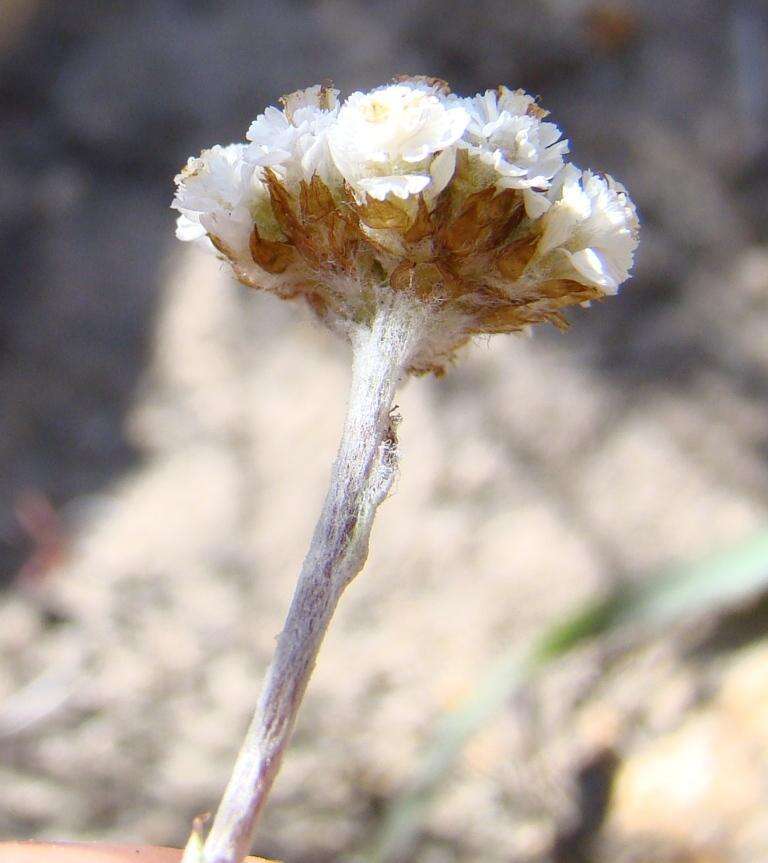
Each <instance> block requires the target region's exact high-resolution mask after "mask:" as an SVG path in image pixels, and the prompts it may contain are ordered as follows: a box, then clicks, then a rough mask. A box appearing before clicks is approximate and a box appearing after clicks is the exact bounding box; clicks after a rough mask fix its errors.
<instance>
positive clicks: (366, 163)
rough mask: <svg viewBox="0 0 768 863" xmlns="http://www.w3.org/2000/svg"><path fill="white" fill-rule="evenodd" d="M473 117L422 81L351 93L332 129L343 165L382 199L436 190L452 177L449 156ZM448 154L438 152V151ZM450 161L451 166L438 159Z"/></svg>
mask: <svg viewBox="0 0 768 863" xmlns="http://www.w3.org/2000/svg"><path fill="white" fill-rule="evenodd" d="M468 123H469V115H468V114H467V112H466V110H465V109H464V108H463V107H461V106H459V105H456V106H451V105H450V104H449V103H447V102H446V100H445V99H444V98H441V95H440V93H439V92H438V90H437V89H436V88H435V87H432V86H429V85H428V84H425V83H422V82H421V81H414V82H406V81H403V82H401V83H397V84H390V85H389V86H386V87H380V88H378V89H376V90H372V91H371V92H370V93H352V95H351V96H350V97H349V98H348V99H347V101H346V102H345V103H344V105H343V106H342V108H341V110H340V111H339V119H338V122H337V123H336V124H335V125H334V127H333V129H332V130H331V131H330V133H329V138H330V146H331V153H332V155H333V160H334V162H335V163H336V166H337V167H338V169H339V171H340V172H341V174H342V175H343V177H344V179H345V180H346V181H347V182H348V183H349V184H350V186H351V187H352V188H353V189H354V190H355V192H356V193H357V194H358V195H361V196H363V197H364V196H365V195H370V196H371V197H372V198H375V199H376V200H377V201H383V200H384V199H385V198H386V197H387V195H390V194H391V195H393V196H394V197H396V198H401V199H406V198H408V197H410V196H412V195H418V194H419V193H420V192H424V191H425V189H427V187H429V186H432V188H431V189H430V191H431V193H432V195H433V196H434V195H436V194H438V193H439V192H440V191H442V188H444V187H445V185H446V183H447V182H448V180H449V179H450V175H451V173H452V169H453V165H452V161H449V159H448V157H449V156H450V155H452V154H453V152H454V147H455V145H456V143H457V142H458V140H459V138H461V136H462V134H463V133H464V130H465V129H466V128H467V124H468ZM443 153H447V154H448V156H443V157H442V159H441V158H440V154H443ZM446 161H448V162H449V170H447V171H440V167H441V165H440V164H435V163H437V162H440V163H444V162H446Z"/></svg>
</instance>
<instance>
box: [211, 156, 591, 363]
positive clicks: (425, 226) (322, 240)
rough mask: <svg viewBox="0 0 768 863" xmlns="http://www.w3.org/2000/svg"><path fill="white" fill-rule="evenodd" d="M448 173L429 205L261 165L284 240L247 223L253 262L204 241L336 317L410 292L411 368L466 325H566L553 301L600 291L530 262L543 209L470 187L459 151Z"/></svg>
mask: <svg viewBox="0 0 768 863" xmlns="http://www.w3.org/2000/svg"><path fill="white" fill-rule="evenodd" d="M456 174H457V179H456V181H455V182H453V183H451V184H450V185H449V186H448V187H447V188H446V189H445V190H444V191H443V192H442V193H441V195H439V196H438V198H437V200H436V201H433V202H432V206H431V208H430V206H429V205H428V203H427V201H426V199H425V197H424V196H423V195H419V196H417V197H416V198H415V199H414V198H411V199H408V200H405V201H404V200H400V199H397V198H387V199H385V200H383V201H379V200H376V199H374V198H371V197H370V196H366V197H365V199H364V200H362V201H361V200H359V199H357V198H356V197H355V195H354V194H353V192H352V190H351V189H350V188H349V187H347V186H344V187H341V188H339V189H335V190H332V189H330V188H329V187H328V186H327V185H326V184H325V183H324V182H323V181H322V180H321V179H320V177H319V176H317V175H316V174H315V175H314V176H312V178H311V180H310V181H305V180H302V181H300V182H299V184H298V186H297V187H295V188H289V186H288V185H287V184H286V183H285V182H284V181H283V180H282V179H281V178H280V177H279V176H278V175H277V174H276V173H275V172H274V171H272V170H270V169H265V171H264V182H265V184H266V186H267V189H268V191H269V196H270V202H271V207H272V212H273V214H274V217H275V220H276V222H277V224H278V225H279V228H280V231H281V232H282V235H283V236H282V239H279V240H275V239H267V238H265V237H263V236H262V235H261V234H260V233H259V230H258V228H257V227H256V225H254V227H253V231H252V234H251V238H250V253H251V257H252V259H253V263H254V264H255V265H256V266H255V267H253V268H250V267H249V268H244V267H243V266H242V265H241V264H240V263H239V262H238V261H237V259H236V257H235V255H234V254H233V253H232V252H231V251H230V250H228V249H227V248H226V247H225V246H224V245H223V244H221V242H220V241H219V240H217V238H216V237H211V240H212V241H213V243H214V245H216V247H217V248H218V249H219V251H220V252H221V253H222V254H223V255H224V256H225V257H227V258H228V259H229V260H230V261H231V263H232V265H233V269H234V271H235V274H236V276H237V277H238V279H240V281H242V282H243V283H244V284H246V285H248V286H250V287H254V288H263V289H266V290H270V291H272V292H274V293H277V294H278V295H279V296H281V297H282V298H284V299H298V298H304V299H305V300H306V301H307V303H308V305H309V307H310V308H311V309H312V311H313V312H314V313H315V314H316V315H317V316H318V317H319V318H321V319H322V320H323V321H324V322H326V323H328V324H330V325H332V326H334V327H335V328H338V326H337V325H338V324H339V323H340V322H341V323H343V322H344V321H351V322H365V321H366V320H367V319H369V317H370V316H371V314H372V313H373V311H374V310H375V302H376V300H375V297H376V296H380V293H381V291H394V292H400V293H406V292H407V293H409V294H410V295H412V296H413V298H414V301H415V302H418V303H423V304H427V305H428V306H429V307H430V309H431V310H432V315H433V317H434V324H433V326H431V327H430V328H429V329H430V334H431V336H430V338H431V344H430V352H428V353H421V354H417V358H416V360H415V362H414V365H413V367H412V369H411V370H412V371H414V372H416V373H425V372H434V373H437V374H440V373H441V372H443V371H444V369H445V366H446V364H447V363H448V362H450V360H451V359H452V357H453V354H454V353H455V351H456V350H457V349H458V348H459V347H461V346H462V345H463V344H464V343H466V342H467V341H468V340H469V339H470V338H471V337H472V336H475V335H481V334H492V333H512V332H518V331H520V330H523V329H525V328H526V327H529V326H531V325H533V324H538V323H545V322H546V323H551V324H553V325H554V326H556V327H558V328H559V329H565V328H566V327H567V325H568V324H567V321H566V319H565V317H564V316H563V314H562V312H561V310H562V309H564V308H566V307H568V306H573V305H578V304H580V303H584V302H585V301H588V300H594V299H600V298H601V297H602V292H601V291H600V290H599V289H598V288H595V287H590V286H587V285H584V284H580V283H578V282H576V281H573V280H570V279H562V278H551V277H546V276H544V275H541V274H537V273H534V272H533V271H532V265H534V264H535V261H536V256H537V249H538V246H539V242H540V237H541V228H540V224H539V222H540V220H534V219H531V218H529V217H528V216H527V215H526V211H525V205H524V199H523V193H522V192H521V191H520V190H518V189H501V190H499V189H497V188H496V187H495V186H486V187H485V188H482V189H479V190H477V191H470V190H471V188H472V184H471V177H469V176H468V168H467V160H466V159H465V158H459V159H458V164H457V168H456ZM261 272H263V274H264V276H265V277H264V278H260V276H259V273H261ZM267 276H280V277H281V278H280V279H269V278H267ZM441 328H442V329H443V335H442V336H441V334H440V331H441Z"/></svg>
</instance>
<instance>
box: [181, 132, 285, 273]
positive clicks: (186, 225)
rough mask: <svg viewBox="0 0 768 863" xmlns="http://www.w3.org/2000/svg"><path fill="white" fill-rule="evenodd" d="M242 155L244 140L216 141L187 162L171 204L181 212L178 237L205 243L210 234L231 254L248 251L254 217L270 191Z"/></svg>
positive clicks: (253, 165) (244, 148) (254, 168)
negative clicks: (233, 142) (238, 142)
mask: <svg viewBox="0 0 768 863" xmlns="http://www.w3.org/2000/svg"><path fill="white" fill-rule="evenodd" d="M246 156H247V146H246V145H245V144H230V145H229V146H228V147H221V146H219V145H216V146H215V147H211V149H210V150H203V152H202V153H201V154H200V155H199V156H197V157H193V158H190V159H189V160H188V161H187V164H186V166H185V167H184V168H183V170H182V171H181V173H180V174H178V176H177V177H176V179H175V182H176V186H177V189H176V195H175V197H174V199H173V203H172V204H171V206H172V207H174V208H175V209H176V210H178V211H179V212H180V213H181V215H180V216H179V218H178V219H177V222H176V236H177V237H178V238H179V239H180V240H193V241H194V240H203V241H205V243H206V245H208V246H209V247H210V243H209V242H208V241H207V237H208V235H212V236H214V237H216V239H217V240H218V241H219V242H220V243H221V244H223V245H224V246H225V247H226V248H227V249H229V250H231V251H232V253H233V254H234V255H236V256H246V255H247V254H248V243H249V239H250V235H251V231H252V230H253V224H254V218H255V217H256V216H257V215H258V214H259V213H260V212H263V211H264V209H265V207H269V194H268V192H267V189H266V187H265V186H264V184H263V182H262V181H261V178H260V175H259V172H260V169H259V168H257V166H256V165H255V164H254V163H253V162H251V161H249V160H248V159H247V157H246Z"/></svg>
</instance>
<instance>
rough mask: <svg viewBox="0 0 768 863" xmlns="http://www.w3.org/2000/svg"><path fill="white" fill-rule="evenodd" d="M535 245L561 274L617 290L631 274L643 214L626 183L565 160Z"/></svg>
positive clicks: (551, 191) (541, 254) (587, 283)
mask: <svg viewBox="0 0 768 863" xmlns="http://www.w3.org/2000/svg"><path fill="white" fill-rule="evenodd" d="M550 199H551V200H552V202H553V203H552V206H551V207H550V208H549V210H547V212H546V213H545V214H544V217H543V219H542V226H543V231H542V235H541V240H540V241H539V245H538V248H537V250H536V256H537V258H539V259H543V258H545V256H546V257H547V259H548V261H547V264H548V266H550V267H553V268H554V269H555V270H556V271H557V275H559V276H561V277H568V278H572V279H574V280H575V281H578V282H581V283H582V284H586V285H594V286H595V287H598V288H600V289H601V290H602V291H603V292H604V293H606V294H615V293H616V291H617V290H618V288H619V285H620V284H621V283H622V282H623V281H625V280H626V279H627V277H628V276H629V270H630V268H631V266H632V259H633V255H634V251H635V249H636V248H637V233H638V227H639V225H638V219H637V212H636V210H635V206H634V204H633V203H632V201H631V200H630V199H629V197H628V195H627V193H626V190H625V189H624V186H622V185H621V183H619V182H617V181H616V180H614V179H613V178H612V177H610V176H608V175H606V176H605V177H600V176H598V175H597V174H593V173H592V172H591V171H584V172H583V173H582V172H581V171H580V170H579V169H578V168H576V167H575V166H574V165H570V164H569V165H566V166H565V167H564V168H563V170H562V171H561V173H560V176H559V177H558V178H557V180H556V183H555V184H554V185H553V187H552V189H551V190H550Z"/></svg>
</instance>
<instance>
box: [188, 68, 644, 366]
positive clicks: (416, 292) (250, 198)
mask: <svg viewBox="0 0 768 863" xmlns="http://www.w3.org/2000/svg"><path fill="white" fill-rule="evenodd" d="M281 102H282V106H283V107H282V110H280V109H277V108H267V110H266V111H265V112H264V113H263V114H261V115H260V116H259V117H257V118H256V120H255V121H254V122H253V123H252V124H251V126H250V128H249V129H248V132H247V135H246V139H247V140H246V142H244V143H240V144H231V145H230V146H228V147H220V146H216V147H213V148H211V149H210V150H204V151H203V152H202V153H201V154H200V156H199V157H197V158H191V159H190V160H189V161H188V163H187V165H186V166H185V167H184V169H183V170H182V171H181V173H180V174H179V175H178V176H177V177H176V184H177V191H176V196H175V198H174V201H173V206H174V207H175V208H176V209H177V210H178V211H179V212H180V213H181V215H180V216H179V219H178V228H177V235H178V237H179V238H180V239H182V240H201V241H202V242H204V243H205V244H206V245H207V246H208V247H209V248H211V249H215V250H216V251H217V252H218V253H219V254H220V255H221V256H222V257H223V258H224V259H226V261H227V262H228V264H229V265H230V266H231V268H232V270H233V272H234V274H235V276H236V277H237V278H238V279H239V280H240V281H241V282H243V283H244V284H246V285H249V286H251V287H255V288H263V289H266V290H269V291H272V292H274V293H276V294H278V295H279V296H282V297H286V298H293V297H303V298H304V299H305V300H306V301H307V302H308V304H309V306H310V307H311V308H312V310H313V311H314V312H315V313H316V314H317V315H318V317H320V318H321V319H322V320H324V321H325V322H326V323H327V324H329V325H330V326H332V327H333V328H335V329H337V330H341V331H344V332H349V329H350V327H353V326H355V325H365V324H366V323H367V322H369V321H370V319H371V317H372V315H374V314H375V310H376V308H377V305H378V304H379V303H381V302H386V298H387V296H388V295H390V296H391V293H392V292H398V293H400V294H402V295H404V296H408V297H412V298H413V302H414V305H416V304H418V305H419V306H420V307H422V308H428V309H429V319H430V322H431V323H430V326H429V327H428V328H426V330H425V337H424V339H423V343H422V344H420V345H419V346H418V349H417V350H416V351H415V353H414V356H413V359H412V362H411V368H412V370H413V371H416V372H424V371H435V372H440V371H442V369H443V368H444V366H445V364H446V362H447V361H449V360H450V358H451V357H452V355H453V354H454V352H455V351H456V349H457V348H458V347H459V346H461V345H462V344H463V343H464V342H466V341H467V340H468V339H469V338H471V337H472V336H473V335H476V334H482V333H499V332H514V331H518V330H522V329H525V328H527V327H528V326H530V325H532V324H536V323H540V322H551V323H553V324H555V325H556V326H558V327H564V326H566V321H565V318H564V317H563V314H562V309H563V308H565V307H567V306H571V305H575V304H582V303H585V302H587V301H589V300H593V299H599V298H601V297H604V296H606V295H610V294H614V293H616V291H617V289H618V287H619V285H620V284H621V283H622V282H623V281H625V279H627V277H628V275H629V269H630V267H631V265H632V259H633V254H634V251H635V248H636V246H637V233H638V221H637V215H636V212H635V208H634V205H633V204H632V201H631V200H630V198H629V197H628V195H627V193H626V192H625V190H624V188H623V186H622V185H621V184H620V183H618V182H616V181H615V180H613V179H612V178H611V177H608V176H605V177H601V176H599V175H597V174H593V173H592V172H590V171H584V172H582V171H581V170H579V169H578V168H576V167H575V166H574V165H572V164H570V163H567V162H565V161H564V157H565V155H566V154H567V152H568V143H567V141H565V140H562V139H561V135H560V130H559V129H558V128H557V126H556V125H555V124H554V123H550V122H546V121H545V119H544V118H545V117H546V116H547V112H546V111H544V110H542V109H541V108H540V107H539V106H538V104H537V103H536V101H535V100H534V99H533V98H532V97H531V96H529V95H527V94H526V93H524V92H522V91H520V90H517V91H512V90H509V89H507V88H506V87H499V88H498V89H497V90H488V91H486V92H485V93H482V94H479V95H477V96H474V97H471V98H463V97H459V96H457V95H454V94H452V93H450V91H449V88H448V86H447V85H446V84H445V82H443V81H440V80H437V79H431V78H422V77H415V78H400V79H397V80H396V81H395V82H394V83H392V84H389V85H386V86H384V87H380V88H377V89H375V90H372V91H371V92H368V93H362V92H358V93H353V94H352V95H350V96H349V97H348V98H347V99H346V101H344V102H340V100H339V93H338V91H337V90H334V89H333V88H331V87H329V86H320V85H317V86H314V87H309V88H308V89H306V90H301V91H298V92H296V93H292V94H291V95H289V96H286V97H284V98H283V99H282V100H281Z"/></svg>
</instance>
